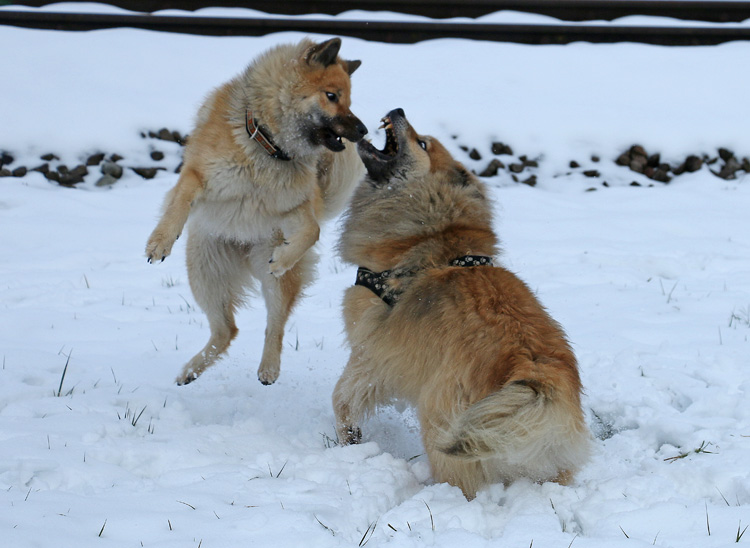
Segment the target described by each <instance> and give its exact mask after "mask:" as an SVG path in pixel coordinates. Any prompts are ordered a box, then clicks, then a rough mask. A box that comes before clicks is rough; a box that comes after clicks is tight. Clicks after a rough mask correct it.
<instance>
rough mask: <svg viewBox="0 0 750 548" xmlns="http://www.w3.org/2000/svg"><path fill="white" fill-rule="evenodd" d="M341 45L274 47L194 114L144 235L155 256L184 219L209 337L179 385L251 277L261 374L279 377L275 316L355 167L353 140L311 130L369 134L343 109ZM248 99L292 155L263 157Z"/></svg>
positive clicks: (347, 190) (221, 342)
mask: <svg viewBox="0 0 750 548" xmlns="http://www.w3.org/2000/svg"><path fill="white" fill-rule="evenodd" d="M339 47H340V40H339V39H332V40H329V41H327V42H323V43H321V44H315V43H313V42H312V41H310V40H303V41H302V42H300V43H299V44H293V45H282V46H278V47H276V48H273V49H271V50H269V51H267V52H265V53H264V54H262V55H261V56H259V57H258V59H256V60H255V61H254V62H253V63H252V64H250V65H249V66H248V67H247V69H246V70H245V71H244V72H243V73H242V74H240V75H239V76H237V77H236V78H234V79H233V80H231V81H230V82H227V83H226V84H224V85H222V86H221V87H219V88H218V89H216V90H215V91H214V92H213V93H211V95H210V96H209V97H208V98H207V99H206V101H205V103H204V104H203V106H202V107H201V108H200V110H199V112H198V116H197V121H196V126H195V129H194V131H193V132H192V133H191V135H190V138H189V142H188V144H187V147H186V149H185V155H184V164H183V168H182V171H181V174H180V178H179V180H178V181H177V184H176V186H175V187H174V188H173V189H172V190H171V191H169V193H168V194H167V196H166V199H165V202H164V206H163V215H162V217H161V219H160V221H159V223H158V224H157V226H156V228H155V229H154V231H153V233H152V234H151V236H150V237H149V239H148V243H147V245H146V256H147V257H148V259H149V262H152V261H158V260H164V258H166V257H167V256H168V255H169V254H170V252H171V250H172V246H173V245H174V242H175V241H176V240H177V238H178V236H179V235H180V233H181V232H182V230H183V227H184V225H185V224H186V222H187V225H188V242H187V268H188V276H189V280H190V287H191V289H192V291H193V295H194V296H195V299H196V302H197V303H198V304H199V305H200V307H201V308H202V309H203V311H204V312H205V313H206V315H207V316H208V321H209V324H210V327H211V337H210V339H209V341H208V343H207V344H206V346H205V347H204V348H203V350H201V351H200V352H199V353H198V354H196V355H195V356H194V357H193V358H192V359H191V360H190V361H189V362H188V363H187V364H186V365H185V367H184V369H183V371H182V373H181V374H180V375H179V376H178V377H177V382H178V384H184V383H187V382H190V381H192V380H194V379H195V378H197V377H198V376H199V375H200V374H201V373H202V372H203V371H204V370H205V369H206V368H207V367H209V366H211V365H212V364H213V363H214V362H215V361H216V360H217V359H218V358H219V357H220V356H221V355H222V354H223V353H224V352H225V351H226V349H227V348H228V346H229V343H230V342H231V341H232V339H233V338H234V337H235V336H236V335H237V331H238V330H237V326H236V325H235V321H234V314H235V310H236V309H237V307H238V306H239V305H240V304H242V302H243V298H244V295H245V294H246V292H247V290H249V289H250V288H252V286H253V280H258V281H260V285H261V290H262V294H263V297H264V299H265V303H266V308H267V310H268V319H267V327H266V337H265V344H264V349H263V357H262V359H261V363H260V367H259V369H258V377H259V379H260V380H261V382H263V383H264V384H270V383H272V382H274V381H275V380H276V379H277V377H278V375H279V366H280V354H281V345H282V339H283V334H284V326H285V324H286V320H287V318H288V316H289V313H290V312H291V310H292V308H293V306H294V304H295V302H296V301H297V298H298V296H299V295H300V292H301V291H302V289H303V288H304V287H305V286H306V285H307V284H309V283H310V281H311V279H312V274H313V268H314V264H315V260H314V259H315V257H314V254H313V252H312V251H311V250H310V248H311V247H312V246H313V244H315V242H316V241H317V240H318V236H319V233H320V226H319V223H320V222H321V221H323V220H325V219H327V218H330V217H331V216H333V215H334V214H336V213H338V211H340V209H341V208H342V207H343V206H344V204H345V202H346V201H347V199H348V198H349V196H350V194H351V190H352V189H353V186H354V184H355V183H356V181H357V180H358V179H360V178H361V177H362V175H363V172H364V170H363V168H362V163H361V161H360V160H359V158H358V157H357V153H356V150H355V147H354V145H352V144H348V145H346V148H345V149H344V150H343V151H340V152H333V151H332V150H329V148H327V147H324V146H322V144H320V142H317V141H315V140H314V139H313V137H311V135H313V132H314V131H317V130H318V129H319V126H321V127H322V126H325V125H326V124H328V127H329V128H330V132H332V134H334V136H338V137H345V138H347V139H349V140H351V141H357V140H359V139H360V138H361V137H362V135H363V134H364V133H363V132H366V129H365V128H364V126H362V124H361V122H359V120H358V119H357V118H356V117H355V116H354V115H353V114H352V113H351V111H350V106H351V99H350V93H351V87H350V79H349V78H350V74H351V73H352V72H353V71H354V70H355V69H356V68H357V67H358V66H359V62H358V61H345V60H343V59H341V58H340V57H338V55H337V53H338V49H339ZM331 93H333V94H335V101H333V100H331V98H330V97H331V96H330V94H331ZM247 109H250V110H251V111H252V112H253V117H254V118H255V119H256V120H258V123H259V124H261V125H262V127H263V129H264V131H266V132H268V133H269V134H270V135H269V136H270V137H271V138H272V140H273V142H274V143H275V144H276V146H278V147H279V148H280V149H282V150H283V151H284V152H286V153H287V154H288V155H289V156H291V158H292V159H291V161H282V160H279V159H276V158H273V157H271V156H269V155H268V153H267V152H266V151H265V150H264V149H263V148H262V147H261V146H260V145H259V144H258V143H257V142H255V141H253V140H252V139H250V137H249V135H248V133H247V130H246V127H245V120H246V110H247ZM315 135H317V134H315Z"/></svg>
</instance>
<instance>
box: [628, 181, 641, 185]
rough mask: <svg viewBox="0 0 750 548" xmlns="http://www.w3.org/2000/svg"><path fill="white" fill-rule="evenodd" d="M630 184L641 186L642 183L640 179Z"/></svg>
mask: <svg viewBox="0 0 750 548" xmlns="http://www.w3.org/2000/svg"><path fill="white" fill-rule="evenodd" d="M630 186H641V183H639V182H638V181H633V182H632V183H630Z"/></svg>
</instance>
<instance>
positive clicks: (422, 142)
mask: <svg viewBox="0 0 750 548" xmlns="http://www.w3.org/2000/svg"><path fill="white" fill-rule="evenodd" d="M417 144H418V145H419V146H421V147H422V150H427V143H426V142H424V141H423V140H422V139H417Z"/></svg>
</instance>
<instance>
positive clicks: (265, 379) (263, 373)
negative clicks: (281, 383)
mask: <svg viewBox="0 0 750 548" xmlns="http://www.w3.org/2000/svg"><path fill="white" fill-rule="evenodd" d="M280 371H281V368H280V367H279V366H278V365H277V366H276V367H272V366H267V365H264V364H261V365H260V367H259V368H258V380H259V381H260V383H261V384H264V385H266V386H268V385H269V384H273V383H275V382H276V380H277V379H278V378H279V373H280Z"/></svg>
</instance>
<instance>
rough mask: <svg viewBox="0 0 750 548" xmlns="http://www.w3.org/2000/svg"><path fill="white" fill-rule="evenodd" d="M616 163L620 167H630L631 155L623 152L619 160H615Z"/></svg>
mask: <svg viewBox="0 0 750 548" xmlns="http://www.w3.org/2000/svg"><path fill="white" fill-rule="evenodd" d="M615 163H616V164H617V165H618V166H629V165H630V154H628V153H627V152H623V153H622V154H620V155H619V156H618V157H617V160H615Z"/></svg>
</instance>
